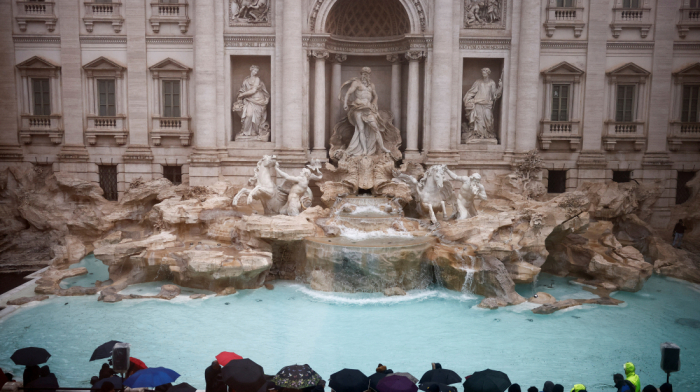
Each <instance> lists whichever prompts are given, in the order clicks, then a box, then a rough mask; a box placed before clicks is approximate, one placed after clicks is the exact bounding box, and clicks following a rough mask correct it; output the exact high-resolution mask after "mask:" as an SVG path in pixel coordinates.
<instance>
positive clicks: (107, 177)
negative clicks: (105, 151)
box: [97, 165, 119, 201]
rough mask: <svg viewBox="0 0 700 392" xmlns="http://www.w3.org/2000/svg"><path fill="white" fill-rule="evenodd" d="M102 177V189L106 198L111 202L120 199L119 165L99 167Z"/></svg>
mask: <svg viewBox="0 0 700 392" xmlns="http://www.w3.org/2000/svg"><path fill="white" fill-rule="evenodd" d="M97 168H98V174H99V176H100V188H102V191H103V192H104V198H105V199H107V200H110V201H117V199H119V192H117V165H98V166H97Z"/></svg>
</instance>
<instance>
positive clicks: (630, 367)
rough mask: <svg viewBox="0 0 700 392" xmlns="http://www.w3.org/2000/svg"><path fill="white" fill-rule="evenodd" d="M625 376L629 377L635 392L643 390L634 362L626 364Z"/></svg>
mask: <svg viewBox="0 0 700 392" xmlns="http://www.w3.org/2000/svg"><path fill="white" fill-rule="evenodd" d="M625 376H627V380H629V381H630V382H631V383H632V384H634V391H635V392H639V391H640V390H641V389H642V383H641V382H640V381H639V376H638V375H636V374H635V373H634V364H632V362H627V363H626V364H625Z"/></svg>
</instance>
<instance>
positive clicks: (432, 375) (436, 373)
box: [420, 368, 462, 385]
mask: <svg viewBox="0 0 700 392" xmlns="http://www.w3.org/2000/svg"><path fill="white" fill-rule="evenodd" d="M460 381H462V377H460V376H459V375H458V374H457V373H455V372H454V371H452V370H450V369H442V368H438V369H433V370H428V371H427V372H425V374H423V377H421V378H420V383H421V384H423V383H440V384H447V385H450V384H454V383H458V382H460Z"/></svg>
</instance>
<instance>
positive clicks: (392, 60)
mask: <svg viewBox="0 0 700 392" xmlns="http://www.w3.org/2000/svg"><path fill="white" fill-rule="evenodd" d="M386 61H388V62H390V63H396V62H398V61H401V57H399V55H398V54H388V55H386Z"/></svg>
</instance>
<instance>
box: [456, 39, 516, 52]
mask: <svg viewBox="0 0 700 392" xmlns="http://www.w3.org/2000/svg"><path fill="white" fill-rule="evenodd" d="M459 48H460V49H472V50H479V49H489V50H498V49H501V50H503V49H505V50H510V38H496V39H493V38H460V39H459Z"/></svg>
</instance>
